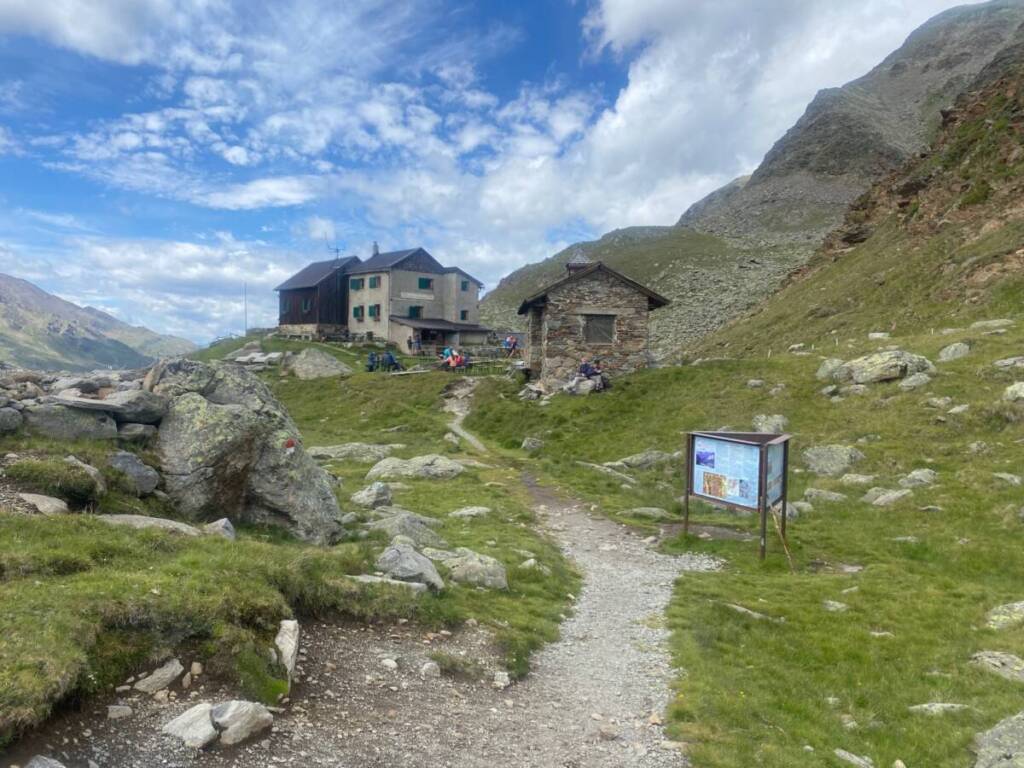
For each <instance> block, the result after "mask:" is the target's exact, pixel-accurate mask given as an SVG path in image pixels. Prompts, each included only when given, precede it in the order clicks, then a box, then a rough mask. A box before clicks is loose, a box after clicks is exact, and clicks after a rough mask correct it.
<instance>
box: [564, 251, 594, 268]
mask: <svg viewBox="0 0 1024 768" xmlns="http://www.w3.org/2000/svg"><path fill="white" fill-rule="evenodd" d="M593 263H594V262H592V261H591V260H590V259H588V258H587V256H586V254H584V253H583V252H582V251H576V253H574V254H573V255H572V258H571V259H569V261H567V262H566V266H569V265H570V264H571V265H572V266H574V267H576V266H580V265H583V264H586V265H588V266H589V265H590V264H593Z"/></svg>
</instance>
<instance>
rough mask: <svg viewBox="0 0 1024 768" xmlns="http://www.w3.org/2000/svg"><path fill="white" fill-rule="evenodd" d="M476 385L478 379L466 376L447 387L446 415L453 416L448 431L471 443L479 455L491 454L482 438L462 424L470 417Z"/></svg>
mask: <svg viewBox="0 0 1024 768" xmlns="http://www.w3.org/2000/svg"><path fill="white" fill-rule="evenodd" d="M476 385H477V380H476V379H471V378H469V377H468V376H465V377H463V378H460V379H458V380H457V381H455V382H452V383H451V384H449V385H448V386H447V387H445V393H444V410H445V412H446V413H450V414H452V420H451V421H450V422H448V429H450V430H451V431H452V432H454V433H455V434H456V435H458V436H459V437H461V438H462V439H463V440H465V441H466V442H467V443H469V445H471V446H472V447H473V450H474V451H476V452H477V453H490V451H489V450H488V449H487V446H486V445H484V444H483V442H481V440H480V438H478V437H477V436H476V435H474V434H473V433H472V432H470V431H469V430H467V429H466V428H465V427H463V426H462V422H463V421H465V420H466V417H467V416H468V415H469V411H470V407H471V406H472V402H473V392H474V391H475V390H476Z"/></svg>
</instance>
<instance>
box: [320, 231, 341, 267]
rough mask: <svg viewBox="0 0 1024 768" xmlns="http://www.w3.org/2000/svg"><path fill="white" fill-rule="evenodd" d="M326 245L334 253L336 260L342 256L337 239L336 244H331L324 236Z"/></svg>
mask: <svg viewBox="0 0 1024 768" xmlns="http://www.w3.org/2000/svg"><path fill="white" fill-rule="evenodd" d="M324 245H325V246H326V248H327V250H328V251H330V252H331V253H333V254H334V259H335V261H337V260H338V259H340V258H341V248H339V247H338V243H337V241H335V243H334V245H331V244H330V243H329V242H327V237H326V236H324Z"/></svg>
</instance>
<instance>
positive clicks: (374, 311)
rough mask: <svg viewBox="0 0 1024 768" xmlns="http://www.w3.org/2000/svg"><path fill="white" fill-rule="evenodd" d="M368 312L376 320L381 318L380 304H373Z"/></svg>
mask: <svg viewBox="0 0 1024 768" xmlns="http://www.w3.org/2000/svg"><path fill="white" fill-rule="evenodd" d="M367 314H369V316H370V317H372V318H373V319H374V320H380V304H371V305H370V310H369V312H368V313H367Z"/></svg>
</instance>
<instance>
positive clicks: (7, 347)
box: [0, 274, 195, 370]
mask: <svg viewBox="0 0 1024 768" xmlns="http://www.w3.org/2000/svg"><path fill="white" fill-rule="evenodd" d="M192 349H195V345H194V344H192V343H191V342H189V341H186V340H185V339H179V338H177V337H174V336H161V335H160V334H157V333H154V332H153V331H150V330H149V329H147V328H142V327H140V326H132V325H128V324H127V323H123V322H121V321H120V320H118V319H117V318H115V317H112V316H111V315H108V314H107V313H105V312H101V311H100V310H98V309H94V308H92V307H84V308H83V307H79V306H77V305H75V304H72V303H71V302H68V301H64V300H63V299H61V298H58V297H57V296H53V295H51V294H49V293H47V292H46V291H44V290H42V289H41V288H39V287H38V286H35V285H33V284H32V283H29V282H28V281H26V280H21V279H19V278H16V277H12V276H10V275H3V274H0V361H2V362H5V363H7V364H10V365H16V366H21V367H26V368H38V369H44V370H61V369H66V370H91V369H95V368H139V367H142V366H145V365H147V364H148V363H150V362H152V360H153V358H155V357H161V356H173V355H179V354H183V353H185V352H188V351H190V350H192Z"/></svg>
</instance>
